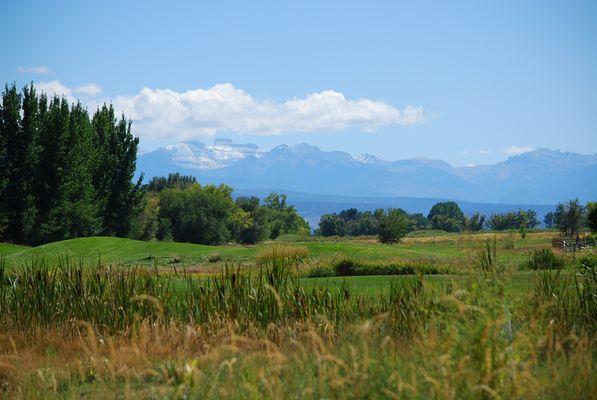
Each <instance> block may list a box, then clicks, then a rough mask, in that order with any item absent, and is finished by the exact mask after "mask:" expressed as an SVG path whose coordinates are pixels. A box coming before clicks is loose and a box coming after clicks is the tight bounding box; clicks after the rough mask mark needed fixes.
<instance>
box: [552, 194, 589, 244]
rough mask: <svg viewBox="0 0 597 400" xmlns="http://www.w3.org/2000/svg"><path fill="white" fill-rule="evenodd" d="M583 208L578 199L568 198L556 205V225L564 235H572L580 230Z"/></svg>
mask: <svg viewBox="0 0 597 400" xmlns="http://www.w3.org/2000/svg"><path fill="white" fill-rule="evenodd" d="M584 213H585V208H584V207H583V206H582V205H581V204H580V202H579V201H578V199H575V200H568V202H566V203H559V204H558V205H557V206H556V213H555V220H556V226H557V227H558V229H559V230H560V231H561V232H562V234H564V235H570V236H571V237H572V236H574V235H575V234H576V233H578V231H579V230H580V228H581V226H582V223H583V219H584Z"/></svg>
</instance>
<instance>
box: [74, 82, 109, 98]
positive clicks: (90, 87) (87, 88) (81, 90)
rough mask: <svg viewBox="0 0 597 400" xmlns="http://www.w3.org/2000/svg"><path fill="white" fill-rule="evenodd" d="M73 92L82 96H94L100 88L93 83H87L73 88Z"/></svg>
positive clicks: (97, 94) (99, 91)
mask: <svg viewBox="0 0 597 400" xmlns="http://www.w3.org/2000/svg"><path fill="white" fill-rule="evenodd" d="M74 92H75V93H77V94H81V95H84V96H89V97H95V96H99V95H100V94H101V93H102V88H101V87H100V86H99V85H97V84H95V83H89V84H87V85H83V86H79V87H77V88H75V89H74Z"/></svg>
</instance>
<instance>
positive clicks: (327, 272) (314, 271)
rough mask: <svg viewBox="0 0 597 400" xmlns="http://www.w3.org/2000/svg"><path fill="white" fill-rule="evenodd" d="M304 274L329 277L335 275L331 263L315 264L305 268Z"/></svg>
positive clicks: (306, 275)
mask: <svg viewBox="0 0 597 400" xmlns="http://www.w3.org/2000/svg"><path fill="white" fill-rule="evenodd" d="M304 276H305V277H307V278H329V277H332V276H336V273H335V271H334V269H333V268H332V266H331V265H316V266H314V267H312V268H310V269H309V270H307V272H306V273H305V275H304Z"/></svg>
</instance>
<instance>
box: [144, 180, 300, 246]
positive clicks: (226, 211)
mask: <svg viewBox="0 0 597 400" xmlns="http://www.w3.org/2000/svg"><path fill="white" fill-rule="evenodd" d="M144 189H145V192H146V199H145V200H146V202H145V208H144V210H143V211H142V212H141V213H140V215H139V216H138V218H137V223H136V224H135V226H136V238H138V239H143V240H151V239H158V240H174V241H177V242H190V243H201V244H221V243H228V242H237V243H243V244H254V243H258V242H260V241H262V240H266V239H276V238H277V237H279V236H280V235H284V234H301V235H308V234H309V233H310V228H309V224H308V223H307V222H306V221H305V220H304V219H303V218H302V217H301V216H300V215H299V214H298V213H297V211H296V209H295V208H294V207H293V206H291V205H289V204H288V203H287V199H286V195H284V194H277V193H271V194H270V195H269V196H267V197H266V198H265V199H264V200H263V202H262V201H261V200H260V199H259V198H258V197H238V198H236V199H233V197H232V188H231V187H230V186H227V185H224V184H222V185H219V186H216V185H203V186H202V185H200V184H199V183H198V182H197V181H196V179H195V178H194V177H193V176H188V175H180V174H178V173H175V174H170V175H169V176H168V177H154V178H153V179H151V181H150V182H149V183H148V184H147V185H145V186H144Z"/></svg>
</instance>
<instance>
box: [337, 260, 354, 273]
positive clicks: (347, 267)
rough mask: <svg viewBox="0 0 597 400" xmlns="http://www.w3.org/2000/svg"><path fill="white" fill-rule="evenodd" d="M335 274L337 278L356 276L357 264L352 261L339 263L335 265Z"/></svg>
mask: <svg viewBox="0 0 597 400" xmlns="http://www.w3.org/2000/svg"><path fill="white" fill-rule="evenodd" d="M334 272H335V273H336V276H352V275H356V273H355V272H356V263H355V261H353V260H350V259H344V260H340V261H337V262H336V263H335V265H334Z"/></svg>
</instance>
